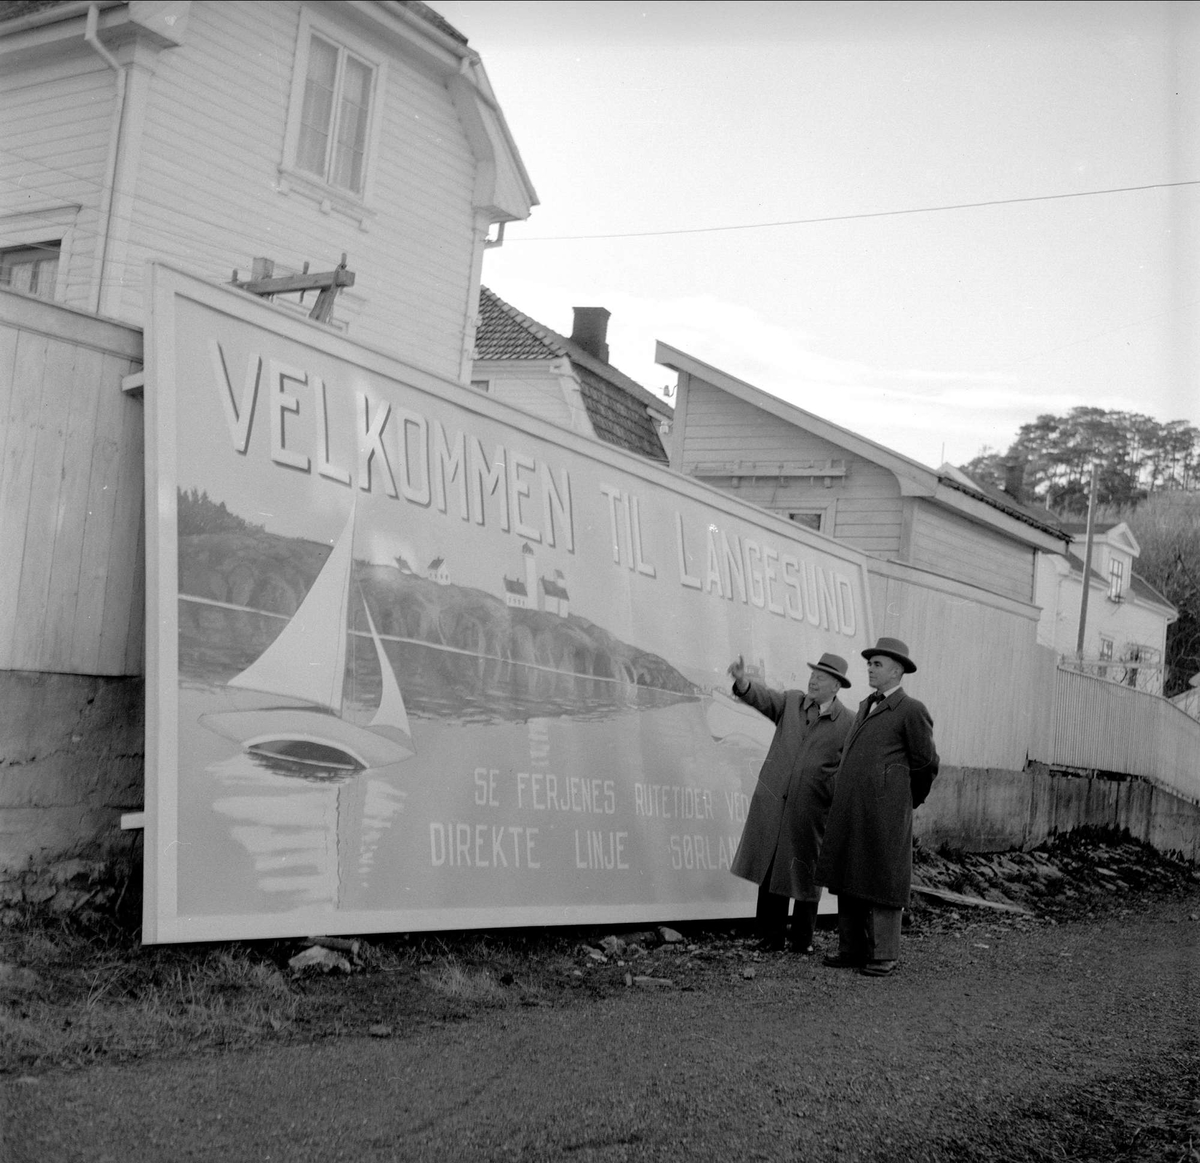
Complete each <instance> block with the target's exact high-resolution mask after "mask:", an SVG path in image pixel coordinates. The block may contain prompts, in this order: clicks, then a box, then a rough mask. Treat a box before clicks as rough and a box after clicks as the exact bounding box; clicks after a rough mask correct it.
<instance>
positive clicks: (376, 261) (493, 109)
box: [0, 0, 536, 383]
mask: <svg viewBox="0 0 1200 1163" xmlns="http://www.w3.org/2000/svg"><path fill="white" fill-rule="evenodd" d="M0 108H3V110H4V116H3V117H2V118H0V179H2V180H0V285H7V286H9V287H11V288H14V289H19V290H22V291H24V292H26V293H32V294H36V295H39V296H42V297H45V298H53V299H56V300H58V301H59V302H62V303H64V304H67V305H69V306H72V307H77V308H81V309H83V310H85V311H88V312H94V313H98V314H101V315H106V316H110V317H112V318H114V319H118V320H121V321H123V322H127V323H132V324H135V325H140V324H141V322H142V282H143V273H144V265H145V262H146V260H147V259H166V260H171V261H174V262H176V263H177V264H179V265H181V266H183V267H185V268H186V269H188V270H191V271H193V272H195V273H196V274H198V275H200V276H201V277H202V278H207V279H211V280H213V281H217V282H228V281H229V280H230V279H231V277H232V273H233V271H234V269H235V268H236V269H237V270H239V271H240V272H241V277H242V278H243V279H244V278H246V277H248V276H249V274H250V272H251V269H252V264H253V260H254V259H255V258H256V257H259V256H262V257H266V258H268V259H271V260H273V261H274V263H275V274H277V275H282V274H289V273H293V272H298V271H299V270H300V269H301V268H302V267H303V266H304V264H305V263H311V264H312V270H313V271H322V270H331V269H333V268H334V267H335V266H336V265H337V264H338V261H339V259H340V258H341V255H342V253H343V252H345V254H346V255H347V258H348V264H347V265H348V267H349V269H350V270H352V271H353V272H354V274H355V276H356V282H355V284H354V286H353V287H352V288H349V289H348V290H345V291H343V292H342V293H341V294H340V295H339V297H338V299H337V303H336V307H335V310H334V314H333V318H332V320H331V322H332V324H333V325H334V326H335V327H338V328H340V329H342V330H345V331H347V332H349V334H350V335H351V336H352V338H354V339H356V340H358V341H359V342H362V343H366V344H370V345H372V346H375V347H378V348H380V349H383V350H385V351H386V352H388V353H389V354H391V355H395V356H397V357H399V358H400V359H402V360H404V361H405V362H408V363H411V364H413V365H416V366H418V367H421V368H424V369H427V370H429V371H432V372H434V373H437V374H440V375H442V376H446V377H449V378H451V379H454V380H457V381H459V382H460V383H466V382H467V380H468V378H469V376H470V365H471V357H472V350H473V346H474V338H475V337H474V327H475V319H476V311H477V304H478V300H479V281H480V271H481V268H482V263H483V254H484V249H485V247H486V246H488V245H489V244H491V245H495V244H496V242H497V241H498V239H492V240H491V242H490V243H489V237H488V236H489V231H490V229H491V227H492V226H493V225H494V224H497V223H498V224H500V227H503V224H504V223H506V222H509V221H512V220H515V219H522V218H526V217H528V215H529V211H530V208H531V207H532V206H533V205H534V204H535V202H536V197H535V194H534V191H533V187H532V186H531V185H530V182H529V179H528V177H527V175H526V173H525V169H524V167H523V165H522V163H521V159H520V157H519V156H518V154H517V150H516V147H515V145H514V144H513V141H512V139H511V137H510V135H509V132H508V129H507V127H506V125H505V122H504V117H503V115H502V113H501V112H500V109H499V106H498V105H497V104H496V100H495V97H494V95H493V93H492V90H491V86H490V85H489V83H488V79H487V76H486V74H485V73H484V70H483V66H482V64H481V63H480V60H479V57H478V55H477V54H476V53H475V52H474V50H473V49H471V48H470V46H469V45H468V44H467V41H466V38H465V37H464V36H463V35H462V34H461V33H460V32H458V31H457V30H456V29H454V28H453V27H451V25H449V24H448V23H447V22H446V21H445V20H443V19H442V17H440V16H439V15H438V14H437V13H436V12H434V11H433V10H432V9H431V8H429V7H428V6H427V5H425V4H423V3H420V2H419V0H386V2H384V0H347V2H345V3H314V2H310V0H273V2H272V3H269V4H268V3H255V4H233V3H222V2H210V0H166V2H164V0H157V2H139V0H133V2H130V3H113V2H111V0H100V2H98V3H95V4H92V5H90V6H89V5H87V4H84V3H76V2H71V0H64V2H54V0H50V2H47V0H0ZM280 301H281V302H282V301H284V300H280ZM293 301H294V300H293ZM313 301H314V296H313V295H312V294H311V293H310V294H309V296H308V301H307V304H305V306H304V307H303V308H302V309H303V310H304V311H305V313H307V310H308V309H309V308H311V306H312V304H313Z"/></svg>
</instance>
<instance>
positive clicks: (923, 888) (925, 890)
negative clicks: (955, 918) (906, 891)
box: [912, 882, 1033, 917]
mask: <svg viewBox="0 0 1200 1163" xmlns="http://www.w3.org/2000/svg"><path fill="white" fill-rule="evenodd" d="M912 890H913V892H915V893H920V894H921V896H928V897H933V899H934V900H939V901H946V902H947V903H949V904H952V905H966V906H967V907H969V908H972V909H992V910H993V911H994V912H998V913H1016V914H1018V915H1019V916H1022V917H1032V916H1033V910H1032V909H1027V908H1025V906H1024V905H1014V904H1005V903H1004V902H1003V901H989V900H986V899H985V898H984V897H981V896H964V895H963V894H962V893H961V892H951V891H950V890H949V889H948V888H934V887H932V886H930V885H925V884H917V883H915V882H914V884H913V886H912Z"/></svg>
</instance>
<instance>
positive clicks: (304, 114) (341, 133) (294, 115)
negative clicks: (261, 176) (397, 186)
mask: <svg viewBox="0 0 1200 1163" xmlns="http://www.w3.org/2000/svg"><path fill="white" fill-rule="evenodd" d="M297 43H298V49H297V54H296V62H295V67H294V70H293V74H292V96H291V104H290V106H289V109H288V126H287V136H286V139H285V144H284V156H283V164H282V165H281V166H280V173H281V176H282V177H283V178H284V183H283V184H282V186H281V189H282V190H283V191H284V192H287V191H289V190H290V189H291V188H293V187H297V188H299V189H300V190H301V191H304V192H307V193H309V194H310V195H311V196H314V197H317V198H318V199H319V200H322V201H323V202H329V203H331V204H332V206H335V207H338V208H341V209H344V210H347V212H350V213H354V212H355V211H354V209H353V207H354V206H356V205H357V206H359V207H361V206H362V204H363V203H364V202H366V201H367V199H368V196H369V194H370V186H371V170H372V165H373V161H374V155H375V153H376V152H377V137H378V125H379V112H380V111H379V109H378V105H379V102H380V100H381V95H382V93H383V91H384V83H385V82H384V70H385V61H384V59H383V58H382V57H380V56H378V55H377V53H375V52H374V51H373V50H372V49H371V47H370V46H369V45H368V44H366V43H365V42H360V41H359V40H358V39H357V38H355V37H354V36H353V35H352V34H350V33H349V32H347V31H345V30H343V29H340V28H338V27H337V26H336V25H334V24H332V23H331V22H329V21H326V20H323V19H321V18H320V17H314V16H313V15H312V14H311V13H310V12H309V11H308V9H307V8H306V9H304V10H303V11H302V14H301V21H300V36H299V40H298V42H297ZM329 208H330V206H329V205H325V206H323V209H326V210H328V209H329Z"/></svg>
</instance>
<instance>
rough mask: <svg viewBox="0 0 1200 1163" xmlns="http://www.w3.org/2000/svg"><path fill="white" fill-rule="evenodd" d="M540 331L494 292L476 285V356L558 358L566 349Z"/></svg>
mask: <svg viewBox="0 0 1200 1163" xmlns="http://www.w3.org/2000/svg"><path fill="white" fill-rule="evenodd" d="M544 330H546V329H545V328H543V327H542V326H541V324H537V323H534V321H533V320H532V319H530V318H529V317H528V316H527V315H522V314H521V312H520V311H518V310H517V309H516V308H515V307H512V306H510V305H509V304H508V303H506V302H505V301H504V300H503V299H501V298H500V296H499V295H497V294H496V293H495V292H494V291H490V290H489V289H488V288H487V287H480V288H479V325H478V326H477V327H476V329H475V358H476V359H561V358H562V357H563V356H564V355H566V354H567V353H566V350H565V349H564V348H563V347H562V346H561V345H560V344H555V343H553V342H550V341H549V340H548V339H547V338H546V337H544V336H543V335H541V334H540V332H541V331H544ZM551 334H552V333H551Z"/></svg>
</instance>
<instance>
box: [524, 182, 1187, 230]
mask: <svg viewBox="0 0 1200 1163" xmlns="http://www.w3.org/2000/svg"><path fill="white" fill-rule="evenodd" d="M1177 186H1200V178H1196V179H1192V180H1191V181H1186V182H1153V183H1151V184H1150V185H1146V186H1113V187H1112V188H1111V189H1107V190H1076V191H1075V192H1074V193H1070V194H1032V195H1029V196H1028V197H1025V198H991V199H989V200H988V201H986V202H953V203H951V204H949V205H946V206H914V207H910V208H908V209H905V210H870V211H867V212H865V213H862V214H829V215H826V216H824V217H821V218H786V219H784V220H782V221H780V222H743V223H739V224H738V225H735V226H686V227H681V228H680V229H678V230H629V231H624V232H622V233H618V234H546V235H541V236H540V237H539V236H535V237H533V238H519V237H516V236H511V237H509V238H506V239H505V240H504V241H505V245H506V246H511V245H513V244H515V243H519V242H583V241H587V240H590V239H605V238H661V237H664V236H666V235H671V234H719V233H722V232H725V231H730V230H769V229H772V228H774V227H778V226H814V225H817V224H819V223H822V222H853V221H855V220H856V219H860V218H899V217H900V216H901V215H904V214H938V213H940V212H942V211H944V210H978V209H980V208H981V207H984V206H1013V205H1016V204H1018V203H1021V202H1058V201H1061V200H1063V199H1065V198H1094V197H1097V196H1099V195H1101V194H1132V193H1136V192H1137V191H1140V190H1170V189H1174V188H1175V187H1177Z"/></svg>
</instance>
